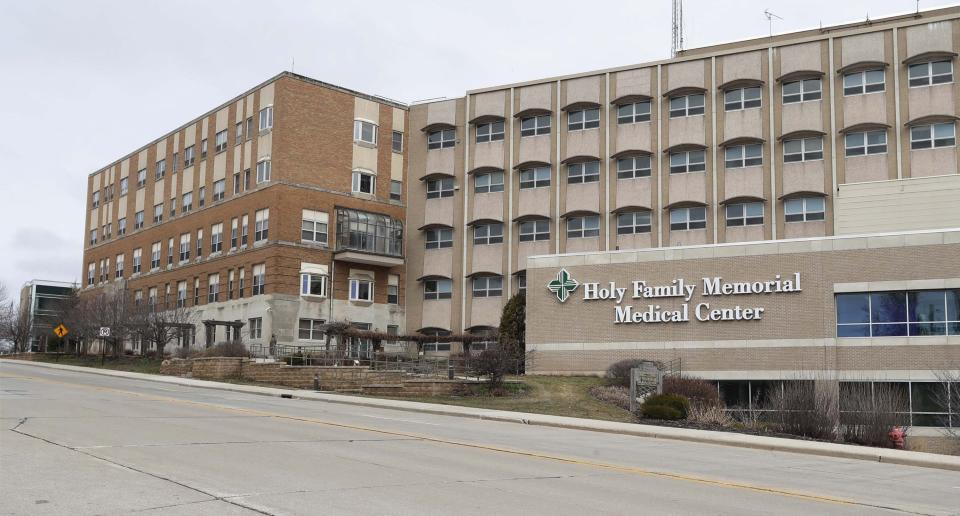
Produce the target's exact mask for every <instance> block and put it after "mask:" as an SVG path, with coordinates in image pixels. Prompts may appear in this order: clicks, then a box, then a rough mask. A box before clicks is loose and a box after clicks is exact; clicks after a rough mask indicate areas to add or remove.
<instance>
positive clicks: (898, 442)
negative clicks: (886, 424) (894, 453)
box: [887, 426, 904, 450]
mask: <svg viewBox="0 0 960 516" xmlns="http://www.w3.org/2000/svg"><path fill="white" fill-rule="evenodd" d="M887 436H888V437H890V442H891V443H892V444H893V447H894V448H897V449H900V450H902V449H903V438H904V431H903V428H900V427H899V426H895V427H893V430H890V433H889V434H887Z"/></svg>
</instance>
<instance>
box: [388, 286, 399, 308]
mask: <svg viewBox="0 0 960 516" xmlns="http://www.w3.org/2000/svg"><path fill="white" fill-rule="evenodd" d="M399 303H400V285H387V304H390V305H396V304H399Z"/></svg>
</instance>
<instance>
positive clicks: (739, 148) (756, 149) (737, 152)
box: [723, 143, 763, 168]
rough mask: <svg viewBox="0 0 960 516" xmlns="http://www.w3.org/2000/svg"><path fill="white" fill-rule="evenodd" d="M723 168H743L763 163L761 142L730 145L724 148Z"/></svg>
mask: <svg viewBox="0 0 960 516" xmlns="http://www.w3.org/2000/svg"><path fill="white" fill-rule="evenodd" d="M723 164H724V167H725V168H745V167H757V166H760V165H763V144H762V143H747V144H744V145H730V146H728V147H727V148H726V149H724V160H723Z"/></svg>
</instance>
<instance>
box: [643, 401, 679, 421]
mask: <svg viewBox="0 0 960 516" xmlns="http://www.w3.org/2000/svg"><path fill="white" fill-rule="evenodd" d="M640 413H641V414H642V415H643V417H645V418H647V419H663V420H666V421H676V420H678V419H683V414H681V413H680V411H679V410H677V409H675V408H673V407H669V406H667V405H647V404H646V403H644V404H643V405H641V406H640Z"/></svg>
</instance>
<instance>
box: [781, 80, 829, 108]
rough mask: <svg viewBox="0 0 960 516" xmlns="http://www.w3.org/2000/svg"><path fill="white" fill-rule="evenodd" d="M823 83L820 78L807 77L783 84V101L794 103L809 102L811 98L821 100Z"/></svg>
mask: <svg viewBox="0 0 960 516" xmlns="http://www.w3.org/2000/svg"><path fill="white" fill-rule="evenodd" d="M820 96H821V83H820V79H805V80H802V81H792V82H787V83H784V85H783V103H784V104H793V103H795V102H807V101H810V100H820Z"/></svg>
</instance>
